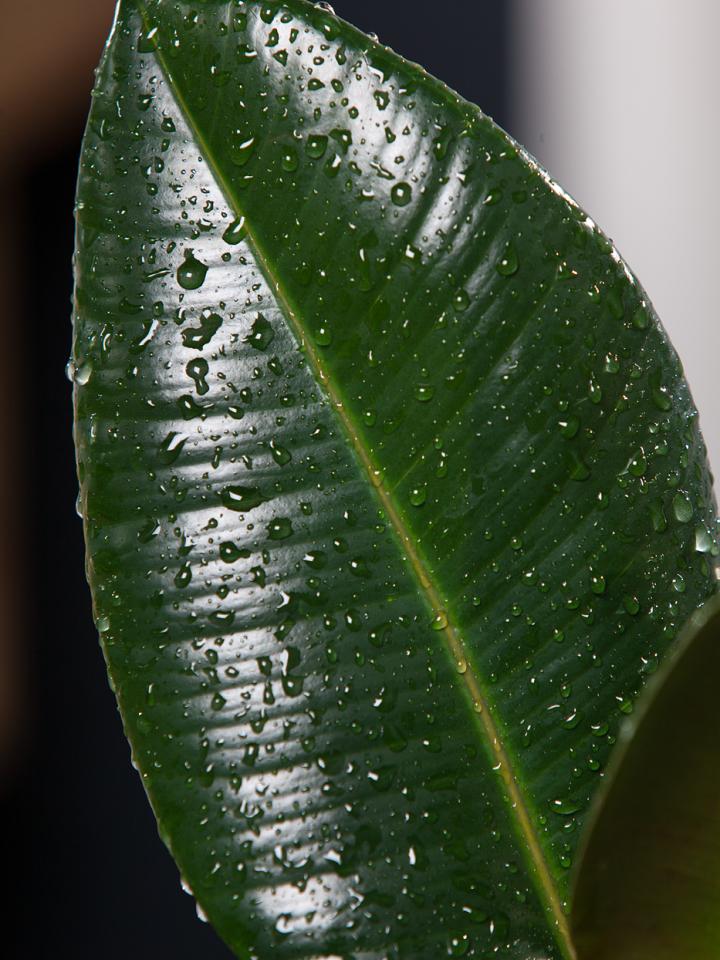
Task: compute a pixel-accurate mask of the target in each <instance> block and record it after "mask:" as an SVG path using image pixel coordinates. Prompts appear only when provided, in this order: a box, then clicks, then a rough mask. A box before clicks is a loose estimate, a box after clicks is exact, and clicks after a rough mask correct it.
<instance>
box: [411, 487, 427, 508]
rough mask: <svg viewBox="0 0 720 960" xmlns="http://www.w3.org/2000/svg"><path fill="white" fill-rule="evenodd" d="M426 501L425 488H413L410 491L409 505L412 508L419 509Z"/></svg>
mask: <svg viewBox="0 0 720 960" xmlns="http://www.w3.org/2000/svg"><path fill="white" fill-rule="evenodd" d="M426 500H427V490H426V489H425V487H413V488H412V490H411V491H410V503H411V504H412V505H413V506H414V507H421V506H422V505H423V504H424V503H425V501H426Z"/></svg>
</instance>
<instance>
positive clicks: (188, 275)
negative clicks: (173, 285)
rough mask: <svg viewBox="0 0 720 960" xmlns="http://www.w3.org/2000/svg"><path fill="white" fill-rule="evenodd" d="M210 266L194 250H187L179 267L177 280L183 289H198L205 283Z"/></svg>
mask: <svg viewBox="0 0 720 960" xmlns="http://www.w3.org/2000/svg"><path fill="white" fill-rule="evenodd" d="M207 272H208V268H207V266H206V265H205V264H204V263H201V261H200V260H198V259H197V258H196V257H195V256H194V254H193V252H192V250H186V251H185V259H184V260H183V262H182V263H181V264H180V266H179V267H178V269H177V282H178V283H179V284H180V286H181V287H182V288H183V290H198V289H199V288H200V287H201V286H202V285H203V284H204V283H205V277H206V276H207Z"/></svg>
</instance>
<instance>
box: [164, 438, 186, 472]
mask: <svg viewBox="0 0 720 960" xmlns="http://www.w3.org/2000/svg"><path fill="white" fill-rule="evenodd" d="M186 443H187V437H183V436H182V434H179V433H176V432H175V431H174V430H172V431H171V432H170V433H169V434H168V435H167V436H166V437H165V439H164V440H163V442H162V443H161V444H160V449H159V450H158V459H159V460H160V463H162V464H164V465H165V466H166V467H169V466H170V465H171V464H173V463H175V461H176V460H177V458H178V457H179V456H180V454H181V453H182V450H183V447H184V446H185V444H186Z"/></svg>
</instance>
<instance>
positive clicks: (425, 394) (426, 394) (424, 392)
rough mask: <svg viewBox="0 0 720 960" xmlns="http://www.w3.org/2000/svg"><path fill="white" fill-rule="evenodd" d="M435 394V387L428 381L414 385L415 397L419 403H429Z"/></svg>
mask: <svg viewBox="0 0 720 960" xmlns="http://www.w3.org/2000/svg"><path fill="white" fill-rule="evenodd" d="M434 396H435V387H433V386H432V385H431V384H429V383H419V384H418V385H417V386H416V387H415V399H416V400H419V401H420V403H429V401H430V400H432V398H433V397H434Z"/></svg>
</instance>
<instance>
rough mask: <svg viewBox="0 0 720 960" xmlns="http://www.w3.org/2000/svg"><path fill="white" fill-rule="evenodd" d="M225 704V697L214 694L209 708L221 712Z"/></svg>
mask: <svg viewBox="0 0 720 960" xmlns="http://www.w3.org/2000/svg"><path fill="white" fill-rule="evenodd" d="M226 703H227V700H226V699H225V697H224V696H223V695H222V694H221V693H216V694H214V696H213V698H212V700H211V701H210V706H211V707H212V708H213V710H222V708H223V707H224V706H225V704H226Z"/></svg>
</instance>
